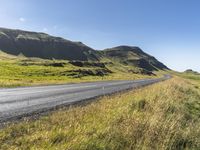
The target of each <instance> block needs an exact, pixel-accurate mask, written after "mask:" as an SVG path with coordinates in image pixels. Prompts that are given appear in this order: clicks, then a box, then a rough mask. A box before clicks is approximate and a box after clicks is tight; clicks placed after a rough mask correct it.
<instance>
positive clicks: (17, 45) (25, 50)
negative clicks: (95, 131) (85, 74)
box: [0, 28, 101, 61]
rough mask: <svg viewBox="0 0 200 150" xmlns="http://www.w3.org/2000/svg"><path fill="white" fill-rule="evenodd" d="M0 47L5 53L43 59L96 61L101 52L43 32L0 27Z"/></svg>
mask: <svg viewBox="0 0 200 150" xmlns="http://www.w3.org/2000/svg"><path fill="white" fill-rule="evenodd" d="M0 49H1V50H2V51H4V52H6V53H9V54H13V55H19V54H23V55H24V56H26V57H39V58H44V59H66V60H81V61H88V60H94V61H97V60H99V59H100V57H101V54H100V53H99V52H98V51H94V50H93V49H92V48H90V47H88V46H86V45H84V44H83V43H81V42H72V41H69V40H66V39H63V38H60V37H54V36H50V35H48V34H45V33H37V32H29V31H22V30H11V29H5V28H0Z"/></svg>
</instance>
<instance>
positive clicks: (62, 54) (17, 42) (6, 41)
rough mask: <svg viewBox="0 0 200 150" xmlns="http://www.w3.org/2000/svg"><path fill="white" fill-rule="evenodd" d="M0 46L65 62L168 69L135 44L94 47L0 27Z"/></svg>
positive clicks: (7, 49)
mask: <svg viewBox="0 0 200 150" xmlns="http://www.w3.org/2000/svg"><path fill="white" fill-rule="evenodd" d="M0 49H1V50H2V51H3V52H6V53H8V54H12V55H20V54H22V55H24V56H26V57H38V58H42V59H58V60H59V59H60V60H69V61H102V60H104V59H107V60H111V61H113V60H114V61H117V62H119V63H122V64H123V65H130V66H136V67H139V68H143V69H146V70H149V71H154V70H159V69H161V70H163V69H169V68H168V67H167V66H165V65H164V64H163V63H161V62H159V61H158V60H157V59H156V58H155V57H153V56H151V55H149V54H147V53H145V52H144V51H143V50H142V49H140V48H139V47H136V46H127V45H121V46H117V47H113V48H107V49H104V50H95V49H93V48H91V47H89V46H87V45H85V44H83V43H82V42H74V41H70V40H67V39H64V38H62V37H56V36H51V35H49V34H46V33H42V32H32V31H24V30H19V29H7V28H0Z"/></svg>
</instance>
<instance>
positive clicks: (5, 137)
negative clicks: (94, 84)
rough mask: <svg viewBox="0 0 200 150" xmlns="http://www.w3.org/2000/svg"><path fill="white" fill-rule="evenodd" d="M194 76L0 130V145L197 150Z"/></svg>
mask: <svg viewBox="0 0 200 150" xmlns="http://www.w3.org/2000/svg"><path fill="white" fill-rule="evenodd" d="M199 85H200V80H199V81H197V80H188V79H183V78H180V77H174V78H173V79H170V80H168V81H164V82H161V83H158V84H155V85H151V86H148V87H145V88H142V89H138V90H135V91H129V92H126V93H119V94H116V95H113V96H105V97H102V98H99V99H98V100H97V101H96V102H93V103H90V104H88V105H84V106H73V107H70V108H63V109H61V110H59V111H56V112H52V113H51V114H49V115H47V116H43V117H41V118H40V119H38V120H35V121H34V120H24V121H23V122H20V123H17V124H13V125H12V124H11V125H9V126H7V127H6V128H4V129H2V130H1V131H0V149H4V150H7V149H16V150H17V149H20V150H21V149H52V150H53V149H59V150H62V149H63V150H64V149H73V150H76V149H88V150H93V149H106V150H109V149H114V150H118V149H119V150H121V149H125V150H126V149H155V150H156V149H158V150H170V149H174V150H182V149H194V150H198V149H200V134H199V133H200V89H199V88H197V87H196V86H199Z"/></svg>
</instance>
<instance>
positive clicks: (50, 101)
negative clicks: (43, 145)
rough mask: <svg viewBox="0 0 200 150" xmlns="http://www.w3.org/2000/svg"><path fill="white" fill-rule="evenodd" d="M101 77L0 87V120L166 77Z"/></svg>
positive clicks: (18, 116) (14, 118)
mask: <svg viewBox="0 0 200 150" xmlns="http://www.w3.org/2000/svg"><path fill="white" fill-rule="evenodd" d="M168 78H170V76H167V75H165V76H164V77H163V78H159V79H144V80H129V81H128V80H125V81H119V80H118V81H101V82H90V83H78V84H66V85H52V86H37V87H19V88H4V89H0V123H4V122H7V121H11V120H16V119H20V118H22V117H24V116H29V115H32V114H39V113H42V112H45V111H48V110H51V109H53V108H56V107H58V106H62V105H70V104H73V103H77V102H80V101H84V100H88V99H92V98H95V97H98V96H101V95H105V94H111V93H114V92H119V91H123V90H127V89H131V88H138V87H140V86H145V85H149V84H153V83H156V82H160V81H162V80H166V79H168Z"/></svg>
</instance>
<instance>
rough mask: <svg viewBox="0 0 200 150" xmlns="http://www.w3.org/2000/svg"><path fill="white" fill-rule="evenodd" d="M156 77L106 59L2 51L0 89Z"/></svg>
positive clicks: (0, 56)
mask: <svg viewBox="0 0 200 150" xmlns="http://www.w3.org/2000/svg"><path fill="white" fill-rule="evenodd" d="M154 77H158V76H156V75H155V74H153V73H151V72H148V71H146V70H142V69H141V68H137V67H133V66H128V65H122V64H120V63H117V62H114V61H113V62H108V61H107V60H102V62H98V63H97V62H81V61H77V62H76V61H74V62H69V61H64V60H45V59H39V58H26V57H24V56H13V55H8V54H6V53H3V52H1V51H0V87H17V86H30V85H46V84H63V83H71V82H86V81H99V80H121V79H123V80H125V79H140V78H154Z"/></svg>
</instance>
